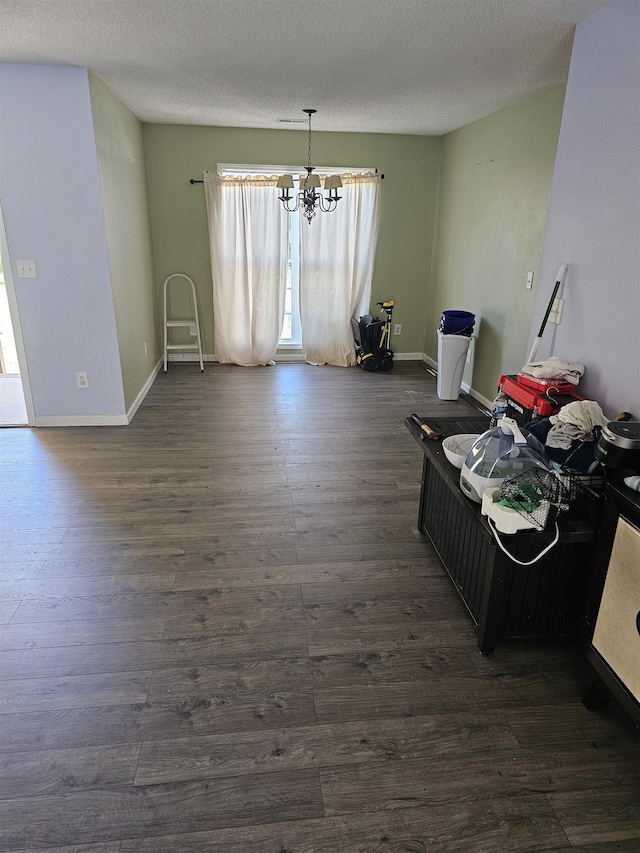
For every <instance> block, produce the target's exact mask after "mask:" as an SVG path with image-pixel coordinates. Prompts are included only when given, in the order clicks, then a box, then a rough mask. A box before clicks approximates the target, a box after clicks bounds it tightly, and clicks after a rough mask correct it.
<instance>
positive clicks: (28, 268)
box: [16, 261, 38, 278]
mask: <svg viewBox="0 0 640 853" xmlns="http://www.w3.org/2000/svg"><path fill="white" fill-rule="evenodd" d="M16 269H17V270H18V278H38V273H37V271H36V262H35V261H16Z"/></svg>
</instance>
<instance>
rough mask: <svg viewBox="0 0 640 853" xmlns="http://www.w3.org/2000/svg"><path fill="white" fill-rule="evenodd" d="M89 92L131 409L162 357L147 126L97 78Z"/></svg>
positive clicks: (127, 398) (126, 396)
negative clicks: (144, 132) (146, 153)
mask: <svg viewBox="0 0 640 853" xmlns="http://www.w3.org/2000/svg"><path fill="white" fill-rule="evenodd" d="M89 90H90V94H91V109H92V113H93V124H94V129H95V140H96V149H97V153H98V166H99V170H100V186H101V190H102V203H103V210H104V222H105V231H106V235H107V250H108V255H109V268H110V272H111V286H112V290H113V303H114V309H115V317H116V327H117V334H118V348H119V352H120V364H121V369H122V383H123V387H124V397H125V404H126V407H127V409H129V407H130V406H131V404H132V403H133V402H134V400H135V399H136V397H137V396H138V394H139V393H140V391H141V390H142V388H143V387H144V384H145V383H146V381H147V380H148V379H149V377H150V375H151V373H152V371H153V369H154V367H155V365H156V364H157V361H158V359H159V357H160V343H159V342H160V338H159V334H158V330H157V322H156V317H155V308H154V271H153V252H152V247H151V227H150V220H149V201H148V196H147V178H146V171H145V157H144V145H143V138H142V123H141V122H140V121H139V119H138V118H136V116H134V115H133V113H132V112H131V111H130V110H128V109H127V107H125V105H124V104H123V103H122V102H121V101H119V100H118V99H117V98H116V97H114V95H112V94H111V92H110V91H109V90H108V89H107V88H106V86H104V85H103V84H102V83H101V82H100V81H99V80H98V79H97V78H96V77H94V76H93V75H91V74H90V75H89ZM145 343H146V344H147V351H146V354H145V347H144V345H145Z"/></svg>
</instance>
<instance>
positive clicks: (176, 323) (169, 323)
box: [164, 272, 204, 373]
mask: <svg viewBox="0 0 640 853" xmlns="http://www.w3.org/2000/svg"><path fill="white" fill-rule="evenodd" d="M172 278H185V279H186V280H187V281H188V282H189V284H190V285H191V297H192V300H193V317H190V318H187V319H186V320H169V318H168V317H167V286H168V284H169V282H170V281H171V279H172ZM178 327H183V328H184V327H186V328H189V329H190V330H191V335H193V336H195V339H196V343H195V344H170V343H169V329H172V328H178ZM176 349H179V350H198V355H199V356H200V373H204V364H203V363H202V341H201V339H200V321H199V320H198V301H197V299H196V286H195V284H194V283H193V281H192V280H191V279H190V278H189V276H188V275H184V274H183V273H181V272H174V273H172V274H171V275H170V276H168V277H167V278H166V279H165V282H164V372H165V373H166V372H167V355H168V353H169V350H176Z"/></svg>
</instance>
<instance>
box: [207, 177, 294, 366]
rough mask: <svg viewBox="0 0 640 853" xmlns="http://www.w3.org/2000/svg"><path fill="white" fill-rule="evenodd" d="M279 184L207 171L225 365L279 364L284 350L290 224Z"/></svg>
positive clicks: (219, 349)
mask: <svg viewBox="0 0 640 853" xmlns="http://www.w3.org/2000/svg"><path fill="white" fill-rule="evenodd" d="M277 180H278V179H277V177H276V178H266V177H262V176H256V177H250V178H233V177H221V176H220V175H217V174H215V173H214V172H205V173H204V188H205V198H206V202H207V213H208V222H209V243H210V248H211V272H212V277H213V331H214V342H215V354H216V358H217V359H218V361H220V362H222V363H223V364H240V365H243V366H244V367H252V366H255V365H259V364H273V357H274V355H275V353H276V350H277V348H278V339H279V337H280V330H281V328H282V320H283V317H284V294H285V283H286V274H287V244H288V234H287V230H288V221H287V213H286V211H285V210H284V208H283V206H282V204H281V203H280V202H279V201H278V197H277V196H278V192H277V189H276V184H277Z"/></svg>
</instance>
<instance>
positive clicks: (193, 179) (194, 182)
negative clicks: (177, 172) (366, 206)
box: [189, 169, 384, 184]
mask: <svg viewBox="0 0 640 853" xmlns="http://www.w3.org/2000/svg"><path fill="white" fill-rule="evenodd" d="M377 174H378V170H377V169H376V175H377ZM380 180H381V181H383V180H384V175H380ZM189 183H190V184H204V181H199V180H198V179H197V178H189Z"/></svg>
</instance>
